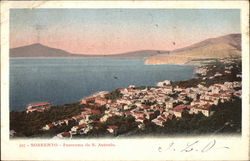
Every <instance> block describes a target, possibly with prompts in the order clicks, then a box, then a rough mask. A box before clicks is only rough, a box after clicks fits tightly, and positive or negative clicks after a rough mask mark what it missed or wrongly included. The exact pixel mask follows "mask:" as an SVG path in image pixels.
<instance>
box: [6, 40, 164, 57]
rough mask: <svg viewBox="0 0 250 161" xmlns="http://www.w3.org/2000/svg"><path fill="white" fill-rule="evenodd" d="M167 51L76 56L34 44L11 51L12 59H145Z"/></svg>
mask: <svg viewBox="0 0 250 161" xmlns="http://www.w3.org/2000/svg"><path fill="white" fill-rule="evenodd" d="M166 52H168V51H165V50H138V51H131V52H125V53H118V54H112V55H88V54H75V53H71V52H67V51H65V50H61V49H57V48H53V47H49V46H45V45H43V44H40V43H34V44H30V45H26V46H21V47H16V48H11V49H10V57H83V58H84V57H99V58H144V57H148V56H153V55H157V54H161V53H166Z"/></svg>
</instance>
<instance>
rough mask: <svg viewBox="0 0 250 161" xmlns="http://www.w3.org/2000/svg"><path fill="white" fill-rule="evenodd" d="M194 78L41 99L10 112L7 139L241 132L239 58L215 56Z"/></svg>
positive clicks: (198, 69)
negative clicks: (75, 98)
mask: <svg viewBox="0 0 250 161" xmlns="http://www.w3.org/2000/svg"><path fill="white" fill-rule="evenodd" d="M194 72H195V74H196V75H197V77H196V78H192V79H190V80H185V81H174V82H172V81H169V80H165V81H162V82H158V83H157V84H156V85H155V86H141V87H136V86H133V85H130V86H129V87H128V88H118V89H116V90H115V91H111V92H106V91H102V92H97V93H95V94H93V95H91V96H89V97H85V98H83V99H81V100H80V101H79V102H76V103H72V104H65V105H58V106H54V107H51V105H50V103H47V102H44V103H40V104H33V105H30V106H29V107H27V108H26V110H25V111H19V112H18V111H11V112H10V130H11V132H10V133H11V137H13V138H15V137H53V138H88V137H106V136H107V137H114V136H137V135H145V134H161V135H170V134H183V133H184V134H195V133H196V134H202V133H214V132H215V133H221V132H222V133H240V132H241V95H242V89H241V87H242V84H241V79H242V73H241V59H240V58H238V57H231V58H223V59H216V60H211V61H209V62H206V64H203V65H200V66H197V67H196V68H195V71H194Z"/></svg>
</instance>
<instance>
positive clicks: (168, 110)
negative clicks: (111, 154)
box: [1, 2, 249, 160]
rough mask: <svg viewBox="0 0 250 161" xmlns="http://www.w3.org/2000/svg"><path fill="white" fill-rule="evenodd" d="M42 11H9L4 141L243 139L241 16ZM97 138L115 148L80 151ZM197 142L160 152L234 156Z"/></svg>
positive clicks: (236, 12)
mask: <svg viewBox="0 0 250 161" xmlns="http://www.w3.org/2000/svg"><path fill="white" fill-rule="evenodd" d="M96 3H98V2H96ZM52 4H53V3H52ZM58 4H60V3H59V2H58ZM42 5H43V4H40V5H39V4H38V7H35V8H32V7H31V8H29V7H13V8H12V7H11V8H9V10H8V21H9V22H8V32H9V34H8V37H7V38H8V40H7V41H8V46H7V47H6V50H5V51H8V54H7V53H5V52H1V54H2V55H1V61H2V58H3V55H4V56H6V55H7V57H8V59H5V60H8V63H7V64H8V68H7V70H6V68H2V69H1V71H2V70H5V71H7V72H8V79H6V80H8V83H7V84H8V87H7V88H5V89H7V90H8V92H7V93H8V96H6V98H8V99H9V100H8V101H7V103H6V104H4V105H8V106H5V107H4V109H5V111H9V112H8V115H6V116H8V118H7V117H6V116H5V117H6V118H5V120H7V122H8V124H9V125H8V126H7V127H8V129H7V130H5V132H7V134H6V133H5V134H4V135H5V136H6V137H5V138H7V139H8V141H10V142H12V143H14V142H15V141H18V142H19V143H18V145H17V146H18V147H19V148H21V149H25V148H26V149H27V148H37V149H39V148H47V150H49V148H53V147H54V148H69V147H71V148H80V147H82V148H87V147H92V148H95V147H96V146H97V147H99V148H101V147H102V148H103V147H105V148H115V147H116V146H117V145H118V144H119V141H122V142H123V141H124V140H126V139H136V140H137V141H142V140H143V139H147V138H149V139H158V142H161V143H163V141H161V139H163V140H164V139H169V138H178V137H180V138H192V137H195V138H200V137H201V138H203V137H211V136H215V137H216V136H218V137H220V138H221V139H222V141H223V136H225V137H226V136H233V137H234V138H235V137H236V138H238V139H242V138H243V135H245V134H249V131H247V130H249V129H246V128H245V130H246V131H245V132H244V129H243V127H246V125H248V126H249V124H246V125H243V124H244V120H248V122H249V118H248V116H249V113H247V112H249V102H247V103H248V104H244V101H243V100H242V99H245V102H246V101H247V100H248V99H249V92H248V89H247V88H245V89H243V87H244V86H245V87H248V84H249V82H248V84H244V80H243V79H244V77H245V79H246V80H249V78H248V77H249V75H248V73H247V74H246V75H245V76H244V74H245V73H244V72H243V71H244V70H243V64H244V62H243V61H244V58H249V53H247V52H249V49H246V50H245V49H244V46H243V43H242V42H243V38H245V39H247V40H248V38H249V37H246V36H245V32H244V31H243V30H242V28H243V26H242V15H241V14H242V10H241V8H233V7H232V8H171V7H170V8H169V7H166V8H162V7H159V8H156V7H152V8H150V7H149V8H146V7H144V8H143V7H142V8H138V7H131V8H129V7H116V6H115V5H114V6H113V7H111V8H107V7H103V8H102V7H100V8H99V7H90V8H87V7H86V8H78V7H76V8H74V7H72V8H70V7H67V8H64V7H59V8H56V7H53V5H51V6H52V7H40V6H42ZM132 6H133V5H132ZM1 40H2V37H1ZM245 42H246V41H245ZM248 48H249V46H248ZM243 51H245V53H244V52H243ZM245 55H247V56H246V57H245ZM246 61H247V62H246ZM246 63H249V62H248V60H245V64H246ZM247 65H249V64H247ZM245 68H246V66H245ZM248 70H249V68H248ZM248 72H249V71H248ZM1 82H2V81H1ZM245 83H246V82H245ZM2 87H3V86H2ZM2 87H1V91H2ZM244 92H245V98H244V95H243V93H244ZM2 94H3V93H2ZM2 94H1V100H4V99H3V98H2V96H3V95H2ZM5 101H6V100H5ZM248 101H249V100H248ZM1 104H2V105H3V103H2V101H1ZM244 108H247V110H246V109H244ZM2 110H3V107H2V106H1V113H2V114H3V111H2ZM244 110H246V111H245V113H244V112H243V111H244ZM244 115H245V116H244ZM246 115H247V116H246ZM246 117H247V118H246ZM1 128H2V125H1ZM247 128H249V127H247ZM248 137H249V135H248ZM96 139H97V140H98V141H99V142H102V141H101V140H103V139H104V140H114V139H115V141H114V142H112V141H111V142H108V143H89V144H88V143H86V141H89V140H95V141H96ZM227 139H230V137H229V138H227ZM20 140H24V141H20ZM36 140H38V141H39V142H37V141H36ZM242 140H243V139H242ZM25 141H28V143H25ZM54 141H55V142H56V143H55V142H54ZM62 141H63V142H62ZM71 141H72V142H73V143H74V144H71ZM95 141H94V142H95ZM20 142H21V143H20ZM76 142H77V144H76ZM117 142H118V143H117ZM149 142H150V141H149ZM182 142H183V141H182ZM200 142H201V141H199V140H197V141H196V140H193V142H189V143H183V144H184V145H183V146H182V145H181V148H178V147H176V146H177V144H178V141H177V142H169V141H168V143H166V144H165V147H164V146H162V145H160V146H158V145H157V146H156V147H157V151H158V152H161V153H162V152H163V151H172V152H174V151H178V152H180V153H181V152H185V153H186V154H187V153H188V152H194V151H196V152H197V151H198V152H200V153H205V152H208V151H210V152H211V151H212V150H211V149H221V150H219V151H218V150H217V151H216V153H220V152H225V153H226V152H227V151H230V150H232V149H234V148H232V147H230V146H229V145H228V146H226V145H224V144H220V146H219V144H218V141H216V139H211V138H210V140H209V141H207V142H206V144H202V145H201V143H200ZM179 143H180V142H179ZM247 143H249V142H247ZM186 144H187V145H186ZM143 145H144V144H143ZM248 145H249V144H248ZM118 146H119V145H118ZM198 147H199V148H198ZM242 147H245V148H246V151H244V152H245V153H244V154H248V151H247V150H249V149H248V148H247V146H243V145H242ZM120 148H121V146H120ZM130 148H131V150H132V149H133V148H132V147H130ZM58 150H59V149H58ZM102 150H104V149H102ZM106 150H107V149H106ZM137 150H138V149H137ZM234 150H235V149H234ZM194 155H195V154H194ZM241 157H242V158H245V156H241ZM42 158H43V157H42ZM135 158H137V157H135ZM30 159H34V158H30ZM145 159H146V158H145ZM186 159H187V160H189V159H192V157H190V158H185V159H184V160H186ZM203 159H206V158H203Z"/></svg>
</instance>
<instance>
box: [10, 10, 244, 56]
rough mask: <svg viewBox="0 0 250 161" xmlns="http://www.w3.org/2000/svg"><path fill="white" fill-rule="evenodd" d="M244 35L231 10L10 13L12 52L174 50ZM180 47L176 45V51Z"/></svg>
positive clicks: (233, 11)
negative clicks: (35, 48) (40, 48)
mask: <svg viewBox="0 0 250 161" xmlns="http://www.w3.org/2000/svg"><path fill="white" fill-rule="evenodd" d="M230 33H240V10H236V9H235V10H232V9H227V10H226V9H224V10H222V9H220V10H216V9H201V10H198V9H196V10H194V9H11V12H10V47H11V48H12V47H18V46H23V45H29V44H32V43H37V42H39V43H42V44H44V45H47V46H50V47H55V48H60V49H63V50H66V51H69V52H73V53H82V54H112V53H114V54H115V53H122V52H127V51H135V50H173V49H176V48H180V47H185V46H187V45H190V44H192V43H195V42H198V41H201V40H204V39H206V38H211V37H216V36H221V35H225V34H230ZM173 42H175V45H173Z"/></svg>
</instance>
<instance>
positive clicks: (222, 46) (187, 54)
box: [145, 34, 241, 64]
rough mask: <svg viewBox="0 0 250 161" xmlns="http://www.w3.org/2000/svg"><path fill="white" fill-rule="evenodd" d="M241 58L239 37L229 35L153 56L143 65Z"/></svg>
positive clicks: (238, 35)
mask: <svg viewBox="0 0 250 161" xmlns="http://www.w3.org/2000/svg"><path fill="white" fill-rule="evenodd" d="M232 56H233V57H240V56H241V35H240V34H230V35H226V36H221V37H217V38H210V39H207V40H204V41H201V42H199V43H196V44H193V45H190V46H188V47H185V48H181V49H177V50H174V51H170V52H169V53H166V54H161V55H154V56H151V57H149V58H147V59H146V60H145V64H188V63H189V62H190V61H193V60H197V59H214V58H215V59H217V58H226V57H232Z"/></svg>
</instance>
